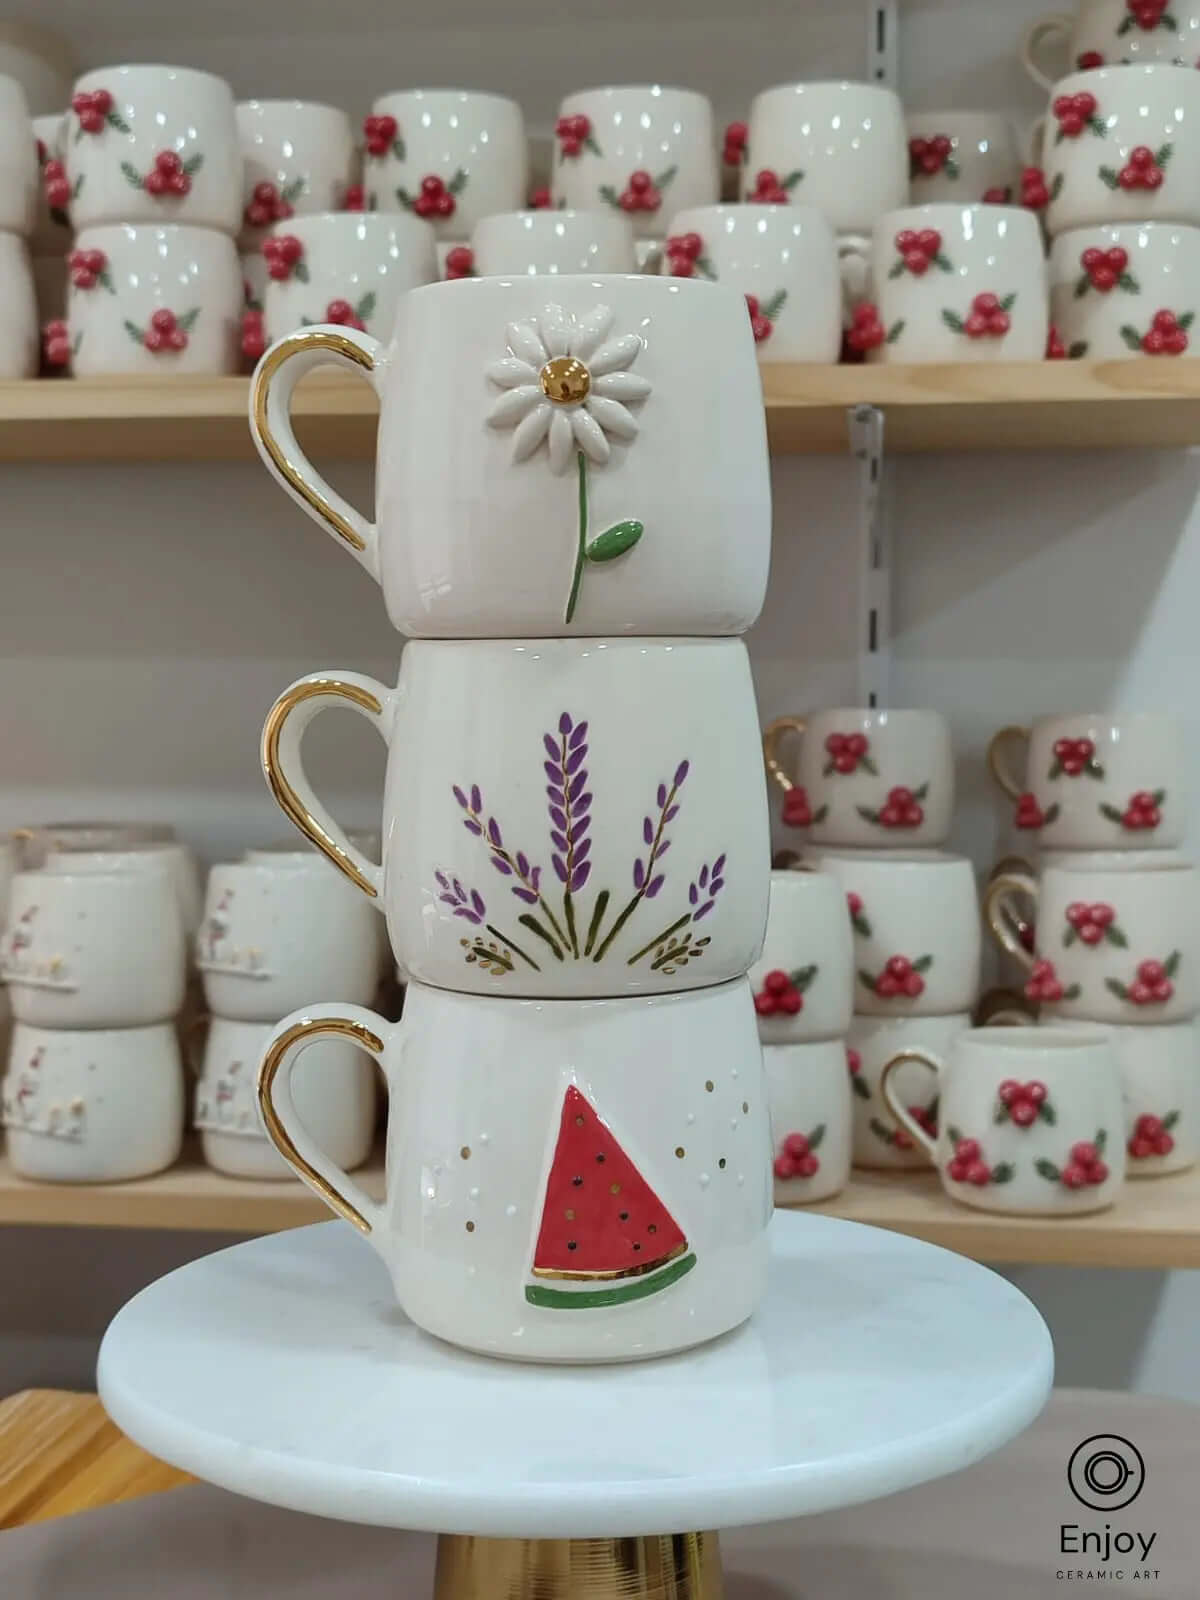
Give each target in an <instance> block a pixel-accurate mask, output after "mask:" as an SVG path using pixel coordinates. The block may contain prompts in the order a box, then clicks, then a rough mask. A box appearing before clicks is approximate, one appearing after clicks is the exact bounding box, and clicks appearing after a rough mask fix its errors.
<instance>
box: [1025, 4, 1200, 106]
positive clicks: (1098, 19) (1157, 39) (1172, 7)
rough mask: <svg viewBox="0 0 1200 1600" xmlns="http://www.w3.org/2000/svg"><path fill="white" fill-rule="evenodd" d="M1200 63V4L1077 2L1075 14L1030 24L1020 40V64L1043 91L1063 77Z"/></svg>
mask: <svg viewBox="0 0 1200 1600" xmlns="http://www.w3.org/2000/svg"><path fill="white" fill-rule="evenodd" d="M1197 58H1200V0H1075V11H1074V15H1073V16H1072V15H1070V14H1068V13H1065V12H1057V13H1053V14H1051V15H1049V16H1045V17H1042V18H1040V19H1039V20H1038V21H1036V22H1033V23H1031V24H1030V26H1029V27H1028V28H1027V29H1026V32H1025V37H1024V39H1023V40H1022V41H1021V61H1022V63H1023V64H1024V67H1025V70H1026V72H1027V73H1028V74H1029V76H1030V77H1031V78H1032V79H1033V81H1034V83H1036V84H1037V85H1038V87H1039V88H1041V89H1049V88H1051V87H1052V86H1053V84H1054V83H1055V81H1056V80H1057V79H1059V78H1061V77H1062V75H1063V73H1064V72H1071V71H1073V70H1078V71H1087V70H1089V69H1092V68H1096V67H1103V66H1116V65H1118V64H1120V63H1124V62H1138V61H1143V62H1144V61H1173V62H1183V63H1185V64H1187V65H1189V66H1190V65H1191V63H1192V62H1194V61H1195V60H1197Z"/></svg>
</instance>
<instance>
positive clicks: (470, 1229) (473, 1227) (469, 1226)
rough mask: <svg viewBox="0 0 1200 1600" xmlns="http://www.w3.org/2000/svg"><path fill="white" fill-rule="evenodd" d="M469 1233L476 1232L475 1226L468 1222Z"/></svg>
mask: <svg viewBox="0 0 1200 1600" xmlns="http://www.w3.org/2000/svg"><path fill="white" fill-rule="evenodd" d="M467 1232H468V1233H474V1232H475V1224H474V1223H473V1222H468V1223H467Z"/></svg>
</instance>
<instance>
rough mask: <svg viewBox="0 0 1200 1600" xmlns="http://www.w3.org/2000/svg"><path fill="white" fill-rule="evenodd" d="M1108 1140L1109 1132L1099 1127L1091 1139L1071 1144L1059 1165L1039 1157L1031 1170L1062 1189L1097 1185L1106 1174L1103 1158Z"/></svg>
mask: <svg viewBox="0 0 1200 1600" xmlns="http://www.w3.org/2000/svg"><path fill="white" fill-rule="evenodd" d="M1107 1142H1108V1133H1107V1131H1106V1130H1105V1129H1104V1128H1100V1129H1099V1130H1098V1131H1097V1133H1096V1137H1095V1138H1094V1139H1081V1140H1080V1141H1079V1142H1078V1143H1077V1144H1073V1145H1072V1146H1071V1149H1070V1152H1069V1153H1068V1156H1067V1160H1066V1161H1065V1162H1064V1164H1063V1165H1062V1166H1061V1167H1059V1166H1056V1165H1055V1163H1054V1162H1053V1161H1047V1160H1046V1159H1045V1158H1041V1159H1039V1160H1037V1161H1035V1162H1034V1164H1033V1167H1034V1171H1035V1172H1036V1173H1037V1174H1038V1176H1039V1177H1042V1178H1045V1179H1046V1181H1047V1182H1048V1183H1057V1184H1060V1185H1061V1186H1062V1187H1063V1188H1065V1189H1088V1188H1099V1186H1100V1185H1101V1184H1102V1183H1104V1182H1105V1181H1106V1180H1107V1178H1108V1175H1109V1172H1108V1167H1107V1166H1106V1165H1105V1162H1104V1159H1103V1157H1104V1147H1105V1145H1106V1144H1107Z"/></svg>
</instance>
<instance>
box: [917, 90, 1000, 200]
mask: <svg viewBox="0 0 1200 1600" xmlns="http://www.w3.org/2000/svg"><path fill="white" fill-rule="evenodd" d="M905 123H906V126H907V128H908V180H909V199H910V200H911V202H912V204H913V205H927V204H928V203H929V202H930V201H935V200H949V201H952V202H957V203H959V204H960V205H972V204H974V203H975V202H978V201H983V202H985V203H986V204H988V205H1000V206H1007V205H1012V204H1013V203H1014V202H1017V201H1019V200H1020V194H1021V156H1020V152H1019V151H1018V149H1017V137H1016V132H1015V130H1014V128H1013V125H1012V123H1011V122H1010V121H1009V119H1008V118H1007V117H1003V116H999V115H998V114H997V113H996V112H994V111H910V112H909V113H908V115H907V117H906V118H905Z"/></svg>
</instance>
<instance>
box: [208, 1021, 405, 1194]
mask: <svg viewBox="0 0 1200 1600" xmlns="http://www.w3.org/2000/svg"><path fill="white" fill-rule="evenodd" d="M274 1032H275V1024H274V1023H271V1022H268V1023H261V1022H233V1021H230V1020H229V1019H228V1018H225V1017H213V1019H212V1021H211V1022H210V1024H209V1028H208V1038H207V1040H206V1041H205V1045H204V1059H203V1066H202V1069H201V1073H200V1076H199V1079H198V1080H197V1083H196V1091H195V1098H194V1102H193V1121H194V1123H195V1126H196V1127H197V1128H198V1129H199V1131H200V1147H201V1149H202V1150H203V1152H204V1159H205V1161H206V1162H207V1163H208V1165H209V1166H210V1167H213V1168H215V1170H216V1171H217V1172H224V1173H226V1174H228V1175H229V1176H230V1177H232V1178H290V1177H292V1175H293V1174H292V1169H291V1167H289V1166H288V1164H287V1163H286V1162H285V1161H284V1160H283V1159H282V1157H281V1156H280V1155H279V1153H278V1151H277V1150H276V1149H275V1146H274V1145H273V1144H272V1143H271V1142H270V1140H269V1139H268V1138H267V1135H266V1132H265V1130H264V1128H263V1124H262V1119H261V1118H260V1116H259V1112H258V1104H257V1100H256V1097H255V1076H256V1074H257V1072H258V1064H259V1062H260V1061H261V1060H262V1056H263V1050H264V1048H265V1046H266V1043H267V1040H268V1039H270V1038H271V1036H272V1034H273V1033H274ZM292 1098H293V1101H294V1103H295V1107H296V1115H297V1116H298V1117H299V1119H300V1121H301V1122H302V1123H303V1125H304V1129H305V1131H306V1133H307V1134H308V1136H309V1137H310V1138H311V1139H314V1140H315V1141H316V1143H317V1144H318V1145H319V1146H320V1148H321V1150H322V1151H323V1152H324V1154H325V1155H326V1156H327V1157H328V1159H329V1160H330V1161H332V1162H333V1164H334V1165H335V1166H337V1167H341V1168H342V1170H343V1171H345V1172H352V1171H353V1170H354V1168H355V1167H360V1166H362V1164H363V1162H364V1161H365V1160H366V1159H367V1157H368V1155H370V1153H371V1138H372V1135H373V1133H374V1130H375V1073H374V1069H373V1067H372V1066H371V1063H370V1061H369V1060H368V1059H367V1058H366V1057H365V1056H364V1055H363V1053H362V1051H361V1050H359V1049H357V1048H356V1047H355V1045H354V1044H353V1043H352V1042H351V1041H350V1040H348V1039H337V1038H332V1037H331V1038H327V1039H321V1040H318V1041H317V1042H315V1043H314V1044H313V1047H312V1049H311V1050H310V1051H308V1052H306V1054H305V1057H304V1060H303V1061H302V1062H300V1063H299V1064H298V1065H297V1068H296V1071H295V1073H294V1075H293V1077H292Z"/></svg>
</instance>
